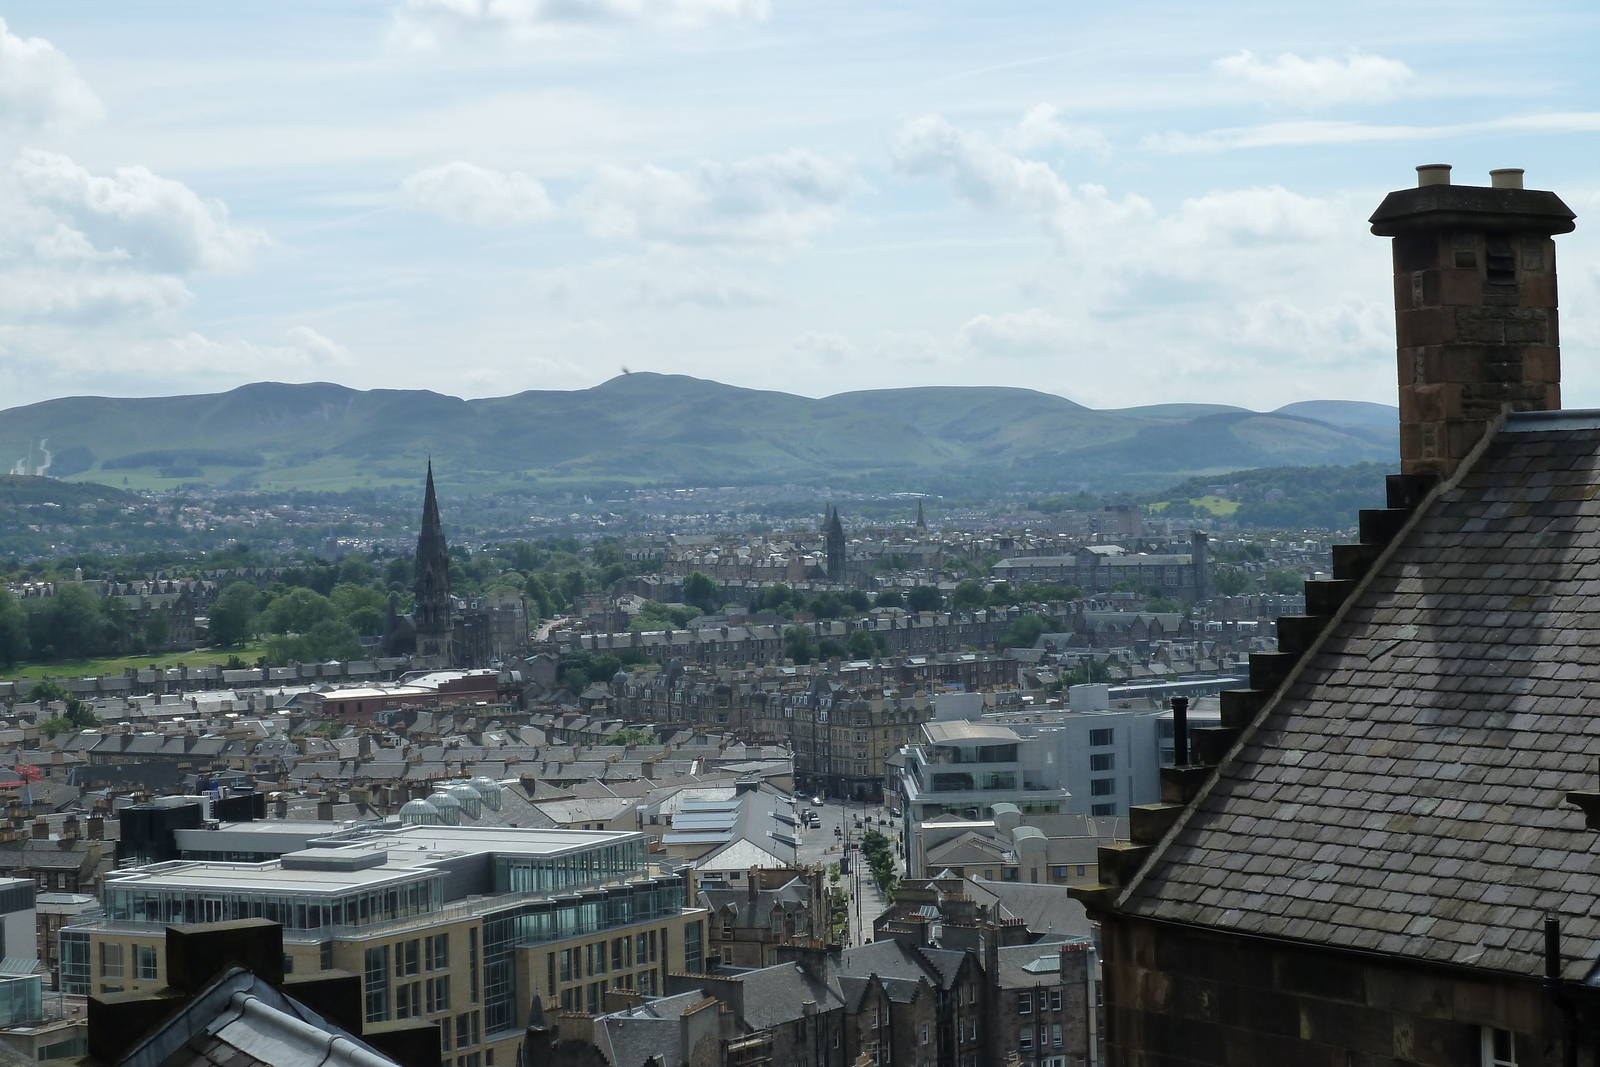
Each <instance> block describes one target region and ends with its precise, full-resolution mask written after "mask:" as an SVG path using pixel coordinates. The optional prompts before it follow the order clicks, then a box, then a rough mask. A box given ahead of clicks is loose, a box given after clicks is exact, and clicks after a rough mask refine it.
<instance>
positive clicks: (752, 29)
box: [0, 0, 1600, 410]
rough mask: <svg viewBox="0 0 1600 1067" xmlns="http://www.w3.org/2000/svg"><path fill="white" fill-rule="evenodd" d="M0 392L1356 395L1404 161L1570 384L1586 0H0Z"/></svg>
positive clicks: (1594, 195) (1588, 366) (1585, 127)
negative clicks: (1502, 191)
mask: <svg viewBox="0 0 1600 1067" xmlns="http://www.w3.org/2000/svg"><path fill="white" fill-rule="evenodd" d="M0 19H3V20H4V28H3V30H0V408H4V407H10V406H13V405H20V404H26V403H32V402H35V401H40V400H45V399H49V398H52V397H59V396H69V395H83V394H93V395H112V396H152V395H168V394H174V393H200V392H213V391H219V390H224V389H229V388H233V387H235V386H237V385H241V384H244V383H246V382H251V381H261V380H272V381H291V382H296V381H332V382H338V383H341V384H344V385H348V386H351V387H355V388H363V389H369V388H408V389H431V390H435V391H437V392H441V393H449V394H452V395H456V396H466V397H477V396H497V395H505V394H509V393H515V392H520V391H523V390H528V389H561V390H565V389H582V388H588V387H590V386H593V385H596V384H598V383H600V382H602V381H605V380H606V379H608V378H611V377H613V376H615V375H616V374H618V373H620V372H621V371H622V370H623V369H624V368H626V369H629V370H634V371H640V370H648V371H659V372H664V373H681V374H691V375H695V376H697V377H703V378H712V379H715V380H718V381H722V382H727V383H730V384H734V385H739V386H746V387H752V388H762V389H777V390H783V391H786V392H792V393H800V394H805V395H809V396H826V395H829V394H832V393H838V392H844V391H848V390H853V389H869V388H870V389H880V388H893V387H899V386H909V385H1008V386H1021V387H1026V388H1032V389H1038V390H1042V391H1045V392H1050V393H1055V394H1059V395H1061V396H1065V397H1068V398H1070V399H1072V400H1074V401H1077V402H1079V403H1082V404H1086V405H1089V406H1092V407H1102V408H1104V407H1127V406H1133V405H1138V404H1152V403H1167V402H1193V401H1204V402H1210V403H1226V404H1238V405H1241V406H1246V407H1251V408H1256V409H1261V410H1267V409H1271V408H1274V407H1277V406H1280V405H1283V404H1287V403H1292V402H1295V401H1300V400H1308V399H1349V400H1369V401H1378V402H1384V403H1393V402H1394V391H1395V385H1394V355H1393V343H1394V342H1393V319H1392V303H1391V299H1392V298H1391V295H1390V294H1391V289H1390V281H1389V259H1388V257H1389V252H1388V241H1387V240H1385V239H1381V238H1377V237H1374V236H1372V235H1371V234H1370V232H1369V231H1368V229H1367V225H1366V221H1365V220H1366V218H1367V216H1368V215H1370V214H1371V212H1372V210H1373V209H1374V208H1375V207H1376V206H1377V204H1378V202H1379V201H1380V200H1381V199H1382V197H1383V195H1384V193H1385V192H1387V191H1389V190H1391V189H1397V188H1403V187H1406V186H1410V185H1413V184H1415V171H1414V169H1413V168H1414V167H1415V166H1416V165H1418V164H1423V163H1436V162H1443V163H1450V164H1452V165H1453V166H1454V168H1455V170H1454V180H1455V181H1456V182H1457V183H1459V184H1477V185H1486V184H1488V172H1489V170H1490V169H1491V168H1495V167H1522V168H1525V169H1526V172H1527V176H1526V181H1527V185H1528V187H1530V188H1540V189H1552V190H1555V191H1556V192H1557V193H1558V194H1559V195H1560V196H1561V197H1562V198H1563V199H1564V200H1565V201H1566V202H1567V204H1568V205H1569V206H1570V207H1572V208H1573V210H1574V211H1576V212H1577V214H1578V230H1577V232H1576V233H1574V234H1571V235H1568V236H1564V237H1558V238H1557V250H1558V257H1559V267H1560V277H1561V289H1562V292H1561V297H1562V309H1561V314H1562V321H1561V332H1562V341H1563V350H1564V352H1563V355H1564V402H1565V404H1566V406H1568V407H1581V406H1600V367H1597V366H1596V356H1597V355H1600V218H1596V216H1597V215H1600V173H1597V164H1600V64H1596V63H1595V62H1594V56H1595V55H1596V54H1600V5H1594V4H1593V3H1564V4H1563V3H1540V2H1537V0H1531V2H1521V3H1517V4H1506V3H1503V2H1497V3H1474V2H1471V0H1453V2H1451V3H1428V2H1413V3H1407V4H1396V3H1393V2H1392V0H1389V2H1385V3H1382V4H1378V3H1365V2H1361V0H1346V2H1343V3H1340V4H1285V3H1282V2H1281V0H1275V2H1268V3H1257V4H1251V3H1237V2H1228V0H1218V2H1214V3H1208V4H1194V3H1125V4H1104V3H1095V4H1088V3H1080V2H1077V0H1050V2H1044V0H968V2H958V0H916V2H908V0H878V2H874V3H865V2H860V0H857V2H854V3H845V2H838V0H270V2H266V0H229V2H228V3H216V2H214V0H161V2H151V0H119V2H117V3H114V4H112V3H105V2H100V3H87V2H82V0H30V2H4V0H0Z"/></svg>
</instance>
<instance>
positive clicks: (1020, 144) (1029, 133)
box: [1003, 104, 1111, 159]
mask: <svg viewBox="0 0 1600 1067" xmlns="http://www.w3.org/2000/svg"><path fill="white" fill-rule="evenodd" d="M1060 114H1061V112H1060V111H1059V110H1057V109H1056V108H1055V107H1053V106H1051V105H1050V104H1035V105H1034V106H1033V107H1031V108H1029V109H1028V110H1027V111H1026V112H1025V113H1024V114H1023V116H1022V119H1021V120H1020V121H1019V122H1018V123H1017V125H1016V128H1015V129H1013V130H1011V131H1009V132H1008V133H1007V134H1006V135H1005V137H1004V138H1003V140H1004V143H1005V144H1006V146H1007V147H1010V148H1014V149H1016V150H1017V151H1019V152H1036V151H1038V150H1039V149H1042V148H1067V149H1073V150H1076V151H1082V152H1088V153H1089V154H1090V155H1093V156H1095V157H1096V158H1098V159H1106V158H1109V157H1110V155H1111V144H1110V142H1108V141H1107V140H1106V137H1105V134H1103V133H1101V132H1100V131H1099V130H1097V129H1095V128H1094V127H1092V126H1074V125H1070V124H1068V123H1064V122H1062V121H1061V119H1060Z"/></svg>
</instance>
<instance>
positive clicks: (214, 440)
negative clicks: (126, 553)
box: [0, 373, 1398, 491]
mask: <svg viewBox="0 0 1600 1067" xmlns="http://www.w3.org/2000/svg"><path fill="white" fill-rule="evenodd" d="M1372 409H1377V410H1376V411H1375V410H1372ZM1385 410H1386V411H1388V412H1389V413H1390V414H1389V417H1388V422H1387V425H1384V424H1383V423H1382V412H1383V411H1385ZM41 441H47V442H48V446H47V447H48V450H49V451H50V452H52V453H53V454H54V455H55V456H58V457H59V456H70V457H72V467H73V468H75V469H72V470H70V472H68V471H66V470H63V471H60V472H59V473H63V474H66V476H67V477H70V478H71V479H72V480H75V481H98V482H104V483H106V484H110V485H122V484H127V485H128V486H130V487H133V488H157V487H173V486H178V485H185V484H197V485H204V486H227V485H232V486H235V487H241V488H243V487H249V486H257V485H259V486H261V487H263V488H277V489H293V488H300V489H347V488H358V487H361V486H386V485H389V484H399V485H405V486H408V487H409V486H412V485H414V484H415V482H416V480H417V478H418V475H419V472H420V471H421V469H422V465H423V463H424V462H426V460H427V458H428V457H429V456H430V455H431V456H432V458H433V461H434V464H435V469H436V470H437V471H438V472H439V474H440V477H441V479H442V480H443V481H444V482H446V483H447V484H450V485H452V486H453V487H455V488H462V489H474V488H476V489H481V490H484V491H488V490H491V489H494V488H502V489H503V488H511V487H516V486H522V487H526V488H530V489H531V488H536V487H538V486H541V485H544V486H551V485H567V486H572V487H577V486H584V485H601V484H661V485H675V486H687V485H758V484H774V483H786V482H802V483H824V482H826V483H834V484H842V483H848V482H850V481H852V480H855V481H861V480H868V481H876V482H879V483H893V482H904V483H905V485H906V486H907V487H915V486H916V485H918V484H924V483H927V482H928V481H929V479H944V480H950V479H961V478H971V479H976V480H977V481H978V483H979V484H991V483H993V484H997V485H998V484H1009V483H1010V482H1016V483H1017V484H1019V485H1022V484H1025V485H1026V486H1028V487H1030V488H1056V487H1064V486H1070V485H1073V484H1085V485H1089V486H1093V487H1111V486H1114V485H1120V484H1129V483H1142V484H1149V483H1151V482H1152V481H1156V482H1161V483H1163V484H1165V483H1169V482H1171V481H1173V480H1174V476H1175V475H1176V476H1186V475H1190V474H1203V473H1206V472H1211V471H1222V470H1237V469H1241V468H1246V467H1271V466H1291V465H1294V466H1298V465H1326V464H1346V463H1358V462H1366V461H1379V462H1392V461H1393V460H1394V459H1395V457H1396V456H1397V455H1398V411H1397V410H1396V409H1394V408H1387V409H1385V408H1383V406H1382V405H1377V404H1361V403H1357V402H1350V401H1308V402H1303V403H1300V404H1291V405H1289V406H1288V407H1286V408H1284V409H1280V410H1279V411H1276V412H1254V411H1249V410H1247V409H1244V408H1232V407H1228V406H1226V405H1209V404H1206V405H1201V404H1194V405H1171V404H1168V405H1157V406H1153V407H1144V408H1126V409H1121V410H1115V411H1097V410H1094V409H1091V408H1086V407H1084V406H1082V405H1081V404H1075V403H1073V402H1072V401H1070V400H1067V399H1066V398H1064V397H1060V396H1055V395H1052V394H1049V393H1041V392H1037V391H1034V390H1031V389H1016V388H1006V387H991V386H928V387H913V388H906V389H877V390H866V391H861V392H850V393H839V394H837V395H834V396H830V397H824V398H822V399H812V398H810V397H802V396H794V395H791V394H789V393H781V392H775V391H770V390H759V389H744V388H740V387H737V386H731V385H724V384H721V383H719V382H712V381H706V380H703V379H698V378H691V377H688V376H686V375H669V374H654V373H634V374H630V375H623V376H621V377H617V378H612V379H611V380H609V381H606V382H603V383H601V384H600V385H597V386H595V387H593V388H591V389H579V390H572V391H555V390H549V391H529V392H524V393H517V394H515V395H512V396H504V397H491V398H487V399H482V400H462V399H460V398H458V397H452V396H445V395H442V394H439V393H434V392H430V391H427V390H398V389H372V390H358V389H349V388H346V387H344V386H340V385H331V384H327V383H312V384H306V385H286V384H280V383H274V382H261V383H257V384H253V385H246V386H241V387H239V388H237V389H233V390H230V391H229V392H226V393H214V394H202V395H195V396H174V397H149V398H106V397H67V398H62V399H59V400H47V401H44V402H42V403H38V404H30V405H27V406H25V407H18V408H11V409H9V410H6V411H4V412H0V460H4V462H5V464H6V465H8V466H9V465H10V464H13V463H17V462H19V460H22V459H23V458H24V457H27V456H36V455H41V454H42V452H43V449H44V447H45V446H41V445H40V442H41ZM46 473H58V472H50V471H47V472H46ZM996 480H998V481H996Z"/></svg>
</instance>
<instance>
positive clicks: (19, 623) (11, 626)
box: [0, 589, 28, 668]
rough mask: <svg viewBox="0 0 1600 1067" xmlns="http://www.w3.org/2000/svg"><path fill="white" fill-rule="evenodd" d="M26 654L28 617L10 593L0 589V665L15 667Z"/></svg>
mask: <svg viewBox="0 0 1600 1067" xmlns="http://www.w3.org/2000/svg"><path fill="white" fill-rule="evenodd" d="M27 655H28V617H27V615H25V614H24V613H23V611H22V608H21V607H19V606H18V604H17V602H16V600H14V599H13V598H12V596H11V594H10V593H9V592H8V591H7V590H5V589H0V667H5V668H11V667H15V666H16V665H17V664H18V663H21V662H22V661H23V659H25V658H26V657H27Z"/></svg>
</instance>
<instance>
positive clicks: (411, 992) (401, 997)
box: [394, 982, 422, 1019]
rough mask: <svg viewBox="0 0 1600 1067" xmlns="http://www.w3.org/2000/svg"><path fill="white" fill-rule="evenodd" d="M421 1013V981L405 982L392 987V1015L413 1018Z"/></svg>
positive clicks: (400, 1017) (397, 1017)
mask: <svg viewBox="0 0 1600 1067" xmlns="http://www.w3.org/2000/svg"><path fill="white" fill-rule="evenodd" d="M421 1014H422V983H421V982H407V983H403V984H401V985H397V986H395V987H394V1017H395V1018H396V1019H414V1018H416V1017H417V1016H419V1015H421Z"/></svg>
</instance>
